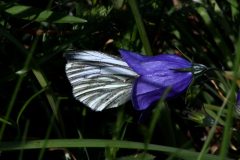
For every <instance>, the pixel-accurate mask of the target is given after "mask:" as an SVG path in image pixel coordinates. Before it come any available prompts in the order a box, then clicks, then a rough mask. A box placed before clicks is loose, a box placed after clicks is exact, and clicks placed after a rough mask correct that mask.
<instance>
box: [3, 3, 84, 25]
mask: <svg viewBox="0 0 240 160" xmlns="http://www.w3.org/2000/svg"><path fill="white" fill-rule="evenodd" d="M0 8H1V9H4V11H5V12H6V13H7V14H10V15H11V16H15V17H17V18H20V19H25V20H29V21H36V22H51V23H84V22H87V21H86V20H85V19H82V18H79V17H75V16H70V15H67V14H65V13H61V12H53V11H50V10H40V9H37V8H33V7H30V6H24V5H14V6H6V5H0Z"/></svg>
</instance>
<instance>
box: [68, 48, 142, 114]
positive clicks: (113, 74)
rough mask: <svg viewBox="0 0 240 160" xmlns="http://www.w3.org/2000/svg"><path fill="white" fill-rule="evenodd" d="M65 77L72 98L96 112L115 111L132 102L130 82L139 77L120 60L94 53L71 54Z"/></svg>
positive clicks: (131, 83)
mask: <svg viewBox="0 0 240 160" xmlns="http://www.w3.org/2000/svg"><path fill="white" fill-rule="evenodd" d="M65 56H66V58H67V61H68V62H67V64H66V74H67V77H68V79H69V81H70V83H71V85H72V87H73V95H74V97H75V98H76V99H77V100H79V101H80V102H82V103H84V104H85V105H87V106H88V107H90V108H91V109H93V110H95V111H102V110H103V109H108V108H114V107H118V106H119V105H121V104H123V103H125V102H126V101H128V100H129V99H130V98H131V95H130V94H131V90H132V85H133V81H134V80H135V79H136V77H137V76H138V75H137V74H136V73H135V72H134V71H132V70H131V69H130V68H129V67H128V65H127V63H125V62H124V61H122V60H121V59H120V58H119V57H115V56H110V55H107V54H104V53H102V52H97V51H81V52H72V53H68V54H66V55H65Z"/></svg>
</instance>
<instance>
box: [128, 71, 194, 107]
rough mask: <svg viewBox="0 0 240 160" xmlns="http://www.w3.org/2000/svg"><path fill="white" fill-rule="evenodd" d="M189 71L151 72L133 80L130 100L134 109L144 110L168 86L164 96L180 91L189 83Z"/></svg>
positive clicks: (173, 94) (168, 96) (176, 93)
mask: <svg viewBox="0 0 240 160" xmlns="http://www.w3.org/2000/svg"><path fill="white" fill-rule="evenodd" d="M191 81H192V73H191V72H184V73H183V72H176V73H173V72H172V73H171V72H170V73H165V75H164V74H162V73H161V74H152V75H144V76H140V77H138V79H137V80H136V81H135V84H134V87H133V93H132V100H133V104H134V107H135V109H137V110H144V109H146V108H147V107H149V105H151V104H152V103H153V102H155V101H157V100H159V99H160V97H161V96H162V95H163V94H164V92H165V90H166V89H168V87H170V91H169V92H168V94H167V96H166V98H171V97H175V96H177V95H178V94H180V93H182V92H183V91H184V90H185V89H186V88H187V87H188V86H189V84H190V83H191Z"/></svg>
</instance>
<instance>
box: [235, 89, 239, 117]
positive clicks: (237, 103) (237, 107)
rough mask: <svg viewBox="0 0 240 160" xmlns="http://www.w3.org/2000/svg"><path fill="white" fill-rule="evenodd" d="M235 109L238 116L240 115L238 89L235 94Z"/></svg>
mask: <svg viewBox="0 0 240 160" xmlns="http://www.w3.org/2000/svg"><path fill="white" fill-rule="evenodd" d="M236 101H237V102H236V107H235V110H236V112H237V114H238V115H240V89H239V90H238V92H237V99H236Z"/></svg>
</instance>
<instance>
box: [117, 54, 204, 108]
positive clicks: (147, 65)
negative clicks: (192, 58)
mask: <svg viewBox="0 0 240 160" xmlns="http://www.w3.org/2000/svg"><path fill="white" fill-rule="evenodd" d="M119 52H120V54H121V56H122V59H123V60H124V61H125V62H126V63H127V64H128V66H129V67H130V68H131V69H132V70H133V71H135V72H136V73H137V74H138V75H139V76H138V78H137V79H136V80H135V82H134V85H133V89H132V101H133V105H134V107H135V108H136V109H137V110H144V109H146V108H148V107H149V106H150V105H151V104H152V103H153V102H156V101H157V100H159V99H160V98H161V96H163V94H164V92H165V91H166V89H168V88H170V91H169V92H168V94H167V95H166V97H165V98H166V99H168V98H172V97H175V96H177V95H179V94H181V93H182V92H183V91H185V90H186V89H187V88H188V86H189V85H190V84H191V82H192V80H193V78H194V75H196V74H199V73H201V72H203V71H205V70H206V69H207V67H206V66H204V65H202V64H194V63H191V62H189V61H187V60H186V59H184V58H182V57H180V56H177V55H171V54H161V55H158V56H143V55H140V54H137V53H134V52H130V51H126V50H120V51H119Z"/></svg>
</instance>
